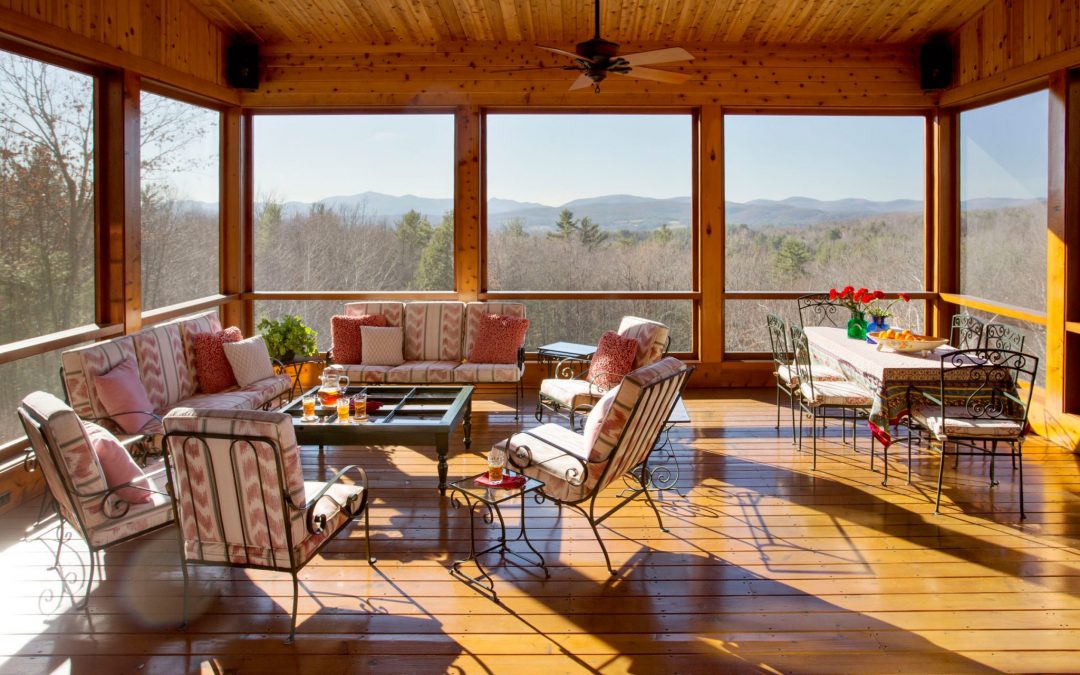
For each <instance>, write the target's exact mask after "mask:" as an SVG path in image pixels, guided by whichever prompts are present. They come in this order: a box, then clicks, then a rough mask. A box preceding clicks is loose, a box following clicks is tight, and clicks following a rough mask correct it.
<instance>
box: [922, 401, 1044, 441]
mask: <svg viewBox="0 0 1080 675" xmlns="http://www.w3.org/2000/svg"><path fill="white" fill-rule="evenodd" d="M912 417H914V418H915V420H916V421H917V422H918V423H919V424H921V425H923V426H924V427H926V428H927V429H928V430H929V431H930V433H931V434H933V435H934V437H935V438H939V439H940V438H949V437H957V438H986V439H990V440H993V439H995V438H997V439H1002V438H1005V439H1008V438H1019V437H1020V436H1021V435H1022V432H1023V427H1022V426H1021V424H1020V422H1018V421H1017V420H1011V419H995V418H992V417H972V416H971V414H970V413H969V412H967V408H966V407H964V406H962V405H957V406H951V405H949V406H945V417H944V418H942V417H941V406H936V405H928V406H919V407H917V408H915V410H914V411H913V412H912Z"/></svg>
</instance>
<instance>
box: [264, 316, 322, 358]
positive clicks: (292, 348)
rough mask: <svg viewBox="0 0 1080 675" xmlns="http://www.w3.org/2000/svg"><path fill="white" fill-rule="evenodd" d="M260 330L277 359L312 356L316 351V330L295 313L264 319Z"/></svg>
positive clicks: (268, 348)
mask: <svg viewBox="0 0 1080 675" xmlns="http://www.w3.org/2000/svg"><path fill="white" fill-rule="evenodd" d="M256 328H258V329H259V332H260V333H262V336H263V339H264V340H266V349H267V351H269V352H270V356H272V357H274V358H275V359H282V360H288V359H290V358H293V357H294V356H310V355H312V354H314V353H315V352H316V345H315V337H316V336H317V335H318V333H316V332H315V331H313V330H312V329H310V328H308V327H307V326H306V325H304V321H303V320H302V319H301V318H300V317H299V316H297V315H295V314H286V315H285V316H283V317H281V318H280V319H278V320H277V321H273V320H271V319H262V320H260V321H259V324H258V326H256Z"/></svg>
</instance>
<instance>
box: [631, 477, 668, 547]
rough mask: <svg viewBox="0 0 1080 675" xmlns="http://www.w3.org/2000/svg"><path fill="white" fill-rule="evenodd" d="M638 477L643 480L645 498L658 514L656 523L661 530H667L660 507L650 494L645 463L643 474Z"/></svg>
mask: <svg viewBox="0 0 1080 675" xmlns="http://www.w3.org/2000/svg"><path fill="white" fill-rule="evenodd" d="M638 478H639V480H640V481H641V491H642V492H644V493H645V499H646V500H647V501H648V502H649V506H651V507H652V510H653V513H654V514H656V524H657V525H659V526H660V531H661V532H667V528H666V527H664V521H663V520H662V519H661V518H660V509H658V508H656V502H655V501H653V498H652V495H651V494H649V484H648V480H647V479H646V470H645V467H644V465H643V466H642V467H641V475H640V476H639V477H638Z"/></svg>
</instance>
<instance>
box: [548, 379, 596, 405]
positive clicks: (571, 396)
mask: <svg viewBox="0 0 1080 675" xmlns="http://www.w3.org/2000/svg"><path fill="white" fill-rule="evenodd" d="M540 395H541V396H544V397H546V398H548V399H549V400H551V401H554V402H555V403H558V404H559V405H561V406H564V407H567V408H576V407H578V406H579V405H582V404H585V403H593V402H594V401H598V400H599V399H600V397H601V396H603V395H604V392H603V391H602V390H601V389H600V388H599V387H598V386H596V385H595V384H592V383H590V382H589V381H587V380H577V379H558V378H549V379H546V380H543V381H542V382H540Z"/></svg>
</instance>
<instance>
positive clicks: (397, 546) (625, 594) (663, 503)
mask: <svg viewBox="0 0 1080 675" xmlns="http://www.w3.org/2000/svg"><path fill="white" fill-rule="evenodd" d="M687 399H688V400H687V408H688V410H689V411H690V414H691V417H692V419H693V422H692V423H691V424H690V425H686V426H684V427H679V428H677V429H676V430H675V431H673V432H672V434H671V443H672V448H673V460H674V461H673V462H672V463H671V466H672V467H673V468H675V469H676V470H677V478H678V481H677V488H678V490H677V492H676V491H670V490H669V491H664V492H662V493H661V494H660V495H659V498H660V501H659V505H660V511H661V514H662V516H663V519H664V522H665V525H667V527H668V528H669V530H670V531H669V532H663V531H661V530H660V529H659V527H658V526H657V523H656V519H655V517H654V515H653V513H652V512H651V510H649V508H648V506H647V505H646V503H645V502H644V501H643V500H638V501H636V502H634V503H633V504H631V505H630V506H629V507H627V508H625V509H623V510H622V511H620V512H618V513H617V514H616V515H615V516H613V517H612V518H611V519H609V520H608V521H607V522H606V523H605V524H604V526H602V527H601V533H602V535H603V536H604V538H605V541H606V542H607V544H608V548H609V551H610V552H611V556H612V561H613V564H614V565H615V566H616V568H617V571H618V575H617V576H616V577H610V576H609V575H608V573H607V570H606V568H605V567H604V561H603V556H602V555H601V552H600V549H599V548H598V546H597V544H596V541H595V539H594V538H593V535H592V531H591V530H590V528H589V526H588V524H587V522H586V521H585V520H584V519H583V518H581V517H580V516H579V515H576V514H575V513H574V512H572V511H570V510H567V509H563V512H562V515H561V517H560V515H559V512H558V510H557V509H556V508H555V507H554V506H553V505H551V504H550V503H545V504H536V503H534V502H533V501H531V500H530V502H529V503H528V506H527V509H528V516H527V517H528V531H529V534H530V538H531V539H532V540H533V541H534V542H535V543H536V545H537V547H538V548H539V549H540V550H541V551H542V552H543V554H544V555H545V557H547V559H548V564H549V569H550V572H551V578H550V579H545V578H544V577H543V574H542V573H539V572H538V571H537V570H535V569H533V568H518V567H515V566H511V565H506V566H501V567H500V566H496V567H495V568H494V569H495V571H494V576H495V579H496V584H497V590H498V593H499V597H500V600H501V603H495V602H492V601H491V600H490V599H488V598H486V597H483V596H481V595H479V594H478V593H477V592H475V591H474V590H473V589H471V588H469V587H468V586H466V585H465V584H463V583H462V582H461V581H459V580H457V579H455V578H454V577H453V576H451V575H450V574H449V573H448V567H449V565H450V563H451V562H452V561H453V560H455V559H457V558H461V557H464V555H465V554H466V553H467V551H468V536H469V526H468V521H467V514H466V512H465V510H464V509H455V508H453V507H452V506H451V504H450V502H449V500H448V499H442V498H440V497H439V495H438V493H437V491H436V489H435V483H436V466H435V458H434V451H433V450H432V449H430V448H406V447H378V448H361V447H331V448H327V449H326V452H325V454H324V455H322V456H320V455H319V453H318V450H317V449H316V448H305V449H304V457H303V461H304V466H305V474H306V475H307V477H308V478H310V479H318V478H324V477H327V476H329V475H331V474H332V473H333V472H334V471H336V470H337V469H339V468H340V467H341V466H343V465H346V464H359V465H361V466H363V467H365V468H366V469H367V471H368V476H369V479H370V485H371V492H372V496H373V497H374V504H373V506H372V509H371V531H372V546H373V549H374V552H375V555H376V556H377V557H378V563H377V565H376V566H375V567H369V566H368V565H367V563H366V562H365V561H364V554H363V551H364V540H363V529H362V527H361V526H354V527H351V528H350V529H348V530H346V531H345V532H344V533H342V535H340V536H339V537H338V539H337V540H335V541H333V542H332V543H331V544H330V545H329V546H327V548H325V549H324V550H323V552H322V553H321V555H320V556H318V557H317V558H316V559H315V560H314V561H313V562H312V563H311V564H309V565H308V567H307V568H306V569H305V570H304V571H303V572H302V574H301V594H300V605H299V613H300V616H299V619H298V629H297V639H296V642H295V644H292V645H285V644H283V638H284V637H285V634H286V633H287V632H288V627H289V611H290V609H291V592H292V587H291V582H290V580H289V577H288V575H287V574H276V573H271V572H261V571H246V570H234V569H226V568H219V567H201V568H196V569H195V572H194V574H195V583H194V584H193V591H194V593H193V597H194V602H193V606H194V611H193V618H192V620H191V621H190V624H189V626H188V627H187V629H186V630H183V631H180V630H178V629H177V624H178V621H179V608H180V598H181V592H182V584H181V573H180V567H179V564H178V557H177V548H176V540H175V534H174V533H173V531H171V530H169V531H164V532H161V533H158V534H154V535H150V536H147V537H144V538H141V539H138V540H136V541H134V542H131V543H128V544H125V545H122V546H120V547H118V548H117V549H114V550H112V551H109V552H108V553H106V554H104V555H103V560H104V562H105V578H104V580H102V581H95V583H94V585H93V589H92V592H91V595H90V603H89V607H88V609H87V610H86V611H80V610H77V609H74V607H73V602H72V598H71V597H70V594H68V593H66V590H74V592H75V594H76V597H77V598H78V597H80V594H81V591H82V589H83V588H84V587H85V586H84V584H85V576H86V561H87V556H86V549H85V547H84V546H83V545H82V543H81V541H79V540H78V539H75V540H74V541H72V542H70V543H69V545H67V546H65V547H64V551H63V555H62V557H61V565H60V568H59V570H52V569H50V567H51V563H52V555H53V553H52V551H54V550H55V549H54V547H55V535H56V532H55V529H54V527H53V523H54V522H55V521H50V522H49V523H46V524H45V525H43V526H39V527H37V528H34V527H32V524H33V521H34V518H35V516H36V514H37V504H32V505H26V506H24V507H22V508H20V509H19V510H17V511H16V512H14V513H12V514H8V515H6V516H4V517H3V518H0V549H2V550H0V561H2V574H0V603H2V607H3V611H2V612H0V673H3V674H6V673H52V672H72V673H144V674H148V673H180V672H199V671H202V672H212V673H233V672H239V673H269V672H301V673H346V672H374V671H384V672H392V673H412V672H416V673H428V672H433V673H438V672H448V671H449V672H467V673H473V672H476V673H484V672H489V673H514V674H515V675H526V674H527V673H563V672H567V673H578V672H605V673H606V672H613V673H618V672H630V673H654V672H655V673H678V672H682V673H717V672H821V673H846V672H852V673H856V672H857V673H871V672H919V673H931V672H948V673H961V672H990V671H1028V672H1031V671H1038V672H1052V671H1057V672H1075V671H1080V497H1078V493H1080V457H1078V456H1077V455H1073V454H1071V453H1069V452H1066V451H1064V450H1062V449H1060V448H1056V447H1053V446H1049V445H1047V444H1045V443H1043V442H1040V441H1039V440H1038V439H1035V440H1032V441H1030V442H1029V443H1028V444H1027V445H1026V446H1025V448H1024V456H1025V461H1024V478H1025V497H1026V506H1027V512H1028V518H1027V520H1025V521H1021V520H1020V519H1019V501H1018V485H1017V476H1016V473H1015V472H1014V471H1012V470H1011V468H1010V467H1009V462H1008V460H1007V459H999V460H998V467H997V469H998V475H999V478H1000V480H1001V483H1000V485H998V486H997V487H994V488H991V487H989V485H988V467H989V464H988V460H987V459H984V458H961V460H960V462H959V466H958V468H956V469H954V468H953V467H952V461H951V460H950V461H949V463H948V464H947V465H946V468H945V492H944V498H943V504H942V513H941V514H940V515H934V513H933V511H934V506H933V501H932V500H933V497H934V491H935V486H936V479H937V470H938V464H939V460H938V456H937V455H936V454H935V453H931V452H925V451H921V452H917V453H916V456H915V457H914V459H913V470H914V481H913V483H912V484H911V485H908V484H907V483H906V481H905V472H906V468H907V457H906V453H905V452H903V451H900V450H899V448H898V449H897V450H896V451H894V452H893V453H891V455H890V480H889V484H888V485H882V484H881V481H882V475H881V473H880V456H879V463H878V467H877V468H878V469H879V471H876V472H872V471H871V470H870V466H869V456H868V453H867V450H868V437H867V436H866V434H865V431H864V432H863V433H862V434H861V437H860V443H861V446H860V448H859V450H860V451H859V452H855V451H854V450H853V449H852V448H851V446H850V445H849V444H848V445H845V444H844V443H843V442H842V441H841V438H840V436H839V425H838V424H836V423H830V426H829V428H828V431H827V437H826V439H825V440H824V441H821V442H820V443H819V456H818V469H817V471H816V472H815V471H811V469H810V457H809V454H808V453H799V452H797V451H796V449H795V448H794V446H793V445H792V444H791V439H790V435H788V428H787V426H786V420H787V419H788V417H787V416H786V415H785V417H784V424H785V426H784V427H783V429H782V431H781V433H779V434H778V432H777V430H776V429H775V428H774V424H775V420H776V418H775V407H774V405H773V403H772V391H771V390H725V391H702V390H693V391H689V392H688V393H687ZM512 400H513V399H512V397H510V398H503V397H496V398H494V399H493V398H484V399H479V400H477V401H476V402H475V405H474V409H475V412H474V426H473V438H474V444H473V450H472V451H466V450H465V449H464V447H463V446H462V443H461V438H460V434H459V435H458V438H457V439H455V443H454V445H453V447H452V449H451V459H450V475H451V478H456V477H461V476H465V475H470V474H472V473H476V472H479V471H481V470H482V469H483V468H484V462H483V459H482V453H483V452H484V451H486V449H487V448H488V447H490V445H491V444H492V442H494V441H497V440H499V439H501V438H503V437H505V436H506V435H508V434H510V433H512V432H513V431H514V430H515V429H517V428H519V427H520V426H528V425H529V424H532V423H534V422H533V420H532V419H531V418H525V417H524V416H523V419H522V420H521V422H520V423H518V422H515V421H514V419H513V415H512V411H511V408H510V406H511V405H512ZM524 405H525V406H529V405H531V401H530V402H526V403H525V404H524ZM676 467H677V468H676ZM617 493H618V490H617V489H612V490H610V491H609V492H608V493H606V494H605V496H604V498H603V499H602V500H601V501H602V504H603V505H610V504H613V503H614V502H615V500H616V496H617ZM504 513H505V514H506V515H507V516H508V520H509V521H510V522H511V523H516V508H515V509H505V510H504ZM479 525H480V526H481V527H482V526H483V524H482V523H480V524H479ZM484 536H487V534H485V535H484ZM490 562H492V563H497V562H498V559H497V558H495V559H492V560H490Z"/></svg>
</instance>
